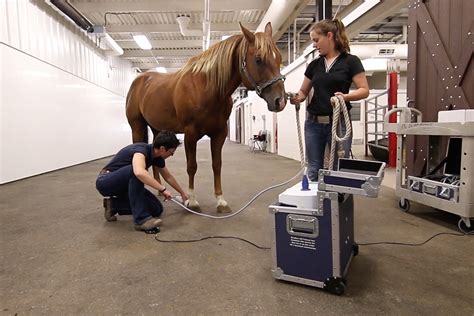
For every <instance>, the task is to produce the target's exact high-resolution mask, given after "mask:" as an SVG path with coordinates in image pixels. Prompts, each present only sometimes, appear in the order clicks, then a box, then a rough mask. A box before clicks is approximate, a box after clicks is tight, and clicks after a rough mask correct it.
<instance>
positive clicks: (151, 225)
mask: <svg viewBox="0 0 474 316" xmlns="http://www.w3.org/2000/svg"><path fill="white" fill-rule="evenodd" d="M161 223H163V221H162V220H161V219H159V218H150V219H149V220H147V221H145V222H144V223H142V224H140V225H138V224H135V230H143V231H147V230H152V229H155V228H156V227H159V226H161Z"/></svg>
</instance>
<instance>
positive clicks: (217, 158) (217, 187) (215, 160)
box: [211, 126, 232, 213]
mask: <svg viewBox="0 0 474 316" xmlns="http://www.w3.org/2000/svg"><path fill="white" fill-rule="evenodd" d="M226 136H227V126H225V127H224V128H223V129H222V130H221V132H219V133H218V134H216V135H213V136H211V153H212V171H214V193H215V195H216V199H217V212H218V213H229V212H231V211H232V210H231V209H230V207H229V205H228V204H227V202H226V201H225V200H224V196H223V194H222V182H221V168H222V146H223V145H224V142H225V138H226Z"/></svg>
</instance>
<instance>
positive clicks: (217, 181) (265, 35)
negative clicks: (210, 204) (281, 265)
mask: <svg viewBox="0 0 474 316" xmlns="http://www.w3.org/2000/svg"><path fill="white" fill-rule="evenodd" d="M240 28H241V30H242V34H240V35H234V36H232V37H230V38H228V39H226V40H223V41H220V42H218V43H216V44H214V45H213V46H211V47H210V48H209V49H208V50H206V51H204V52H203V53H201V54H200V55H198V56H195V57H193V58H191V59H190V60H189V61H188V62H187V63H186V64H185V65H184V66H183V68H182V69H180V70H179V71H177V72H176V73H171V74H161V73H156V72H146V73H143V74H141V75H140V76H138V77H137V78H136V79H135V80H134V81H133V83H132V85H131V87H130V90H129V92H128V95H127V107H126V114H127V119H128V122H129V124H130V126H131V128H132V137H133V142H134V143H136V142H147V141H148V140H147V126H150V128H151V130H152V131H153V133H154V134H155V135H156V134H157V133H158V132H159V131H160V130H169V131H173V132H176V133H184V146H185V152H186V161H187V172H188V176H189V197H190V199H189V207H190V208H192V209H194V210H199V203H198V202H197V200H196V196H195V194H194V175H195V174H196V171H197V163H196V143H197V141H198V140H199V139H200V138H201V137H203V136H204V135H207V136H209V137H210V139H211V154H212V170H213V171H214V193H215V195H216V198H217V211H218V212H229V211H230V208H229V206H228V204H227V202H226V201H225V200H224V197H223V195H222V185H221V166H222V153H221V150H222V146H223V145H224V141H225V139H226V136H227V120H228V118H229V116H230V113H231V110H232V99H231V95H232V93H233V92H234V91H235V89H236V88H237V87H238V86H239V85H240V84H241V83H243V84H244V85H245V86H246V87H247V88H248V89H250V90H255V91H256V92H257V94H258V95H259V96H260V97H261V98H263V99H264V100H265V101H266V102H267V106H268V110H269V111H273V112H279V111H281V110H283V109H284V108H285V105H286V98H285V87H284V84H283V81H284V79H285V77H284V76H282V75H281V74H280V62H281V55H280V52H279V51H278V48H277V47H276V45H275V43H274V42H273V40H272V27H271V24H270V23H268V24H267V25H266V27H265V31H264V32H262V33H260V32H259V33H255V34H254V33H252V32H250V31H249V30H247V29H246V28H245V27H243V26H242V25H240ZM155 171H156V170H155ZM155 177H158V176H157V172H155Z"/></svg>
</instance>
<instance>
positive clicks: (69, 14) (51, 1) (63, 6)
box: [45, 0, 123, 56]
mask: <svg viewBox="0 0 474 316" xmlns="http://www.w3.org/2000/svg"><path fill="white" fill-rule="evenodd" d="M45 2H46V3H47V4H48V5H49V6H51V7H52V8H53V9H54V10H56V11H57V12H59V14H61V15H62V16H64V17H65V18H67V19H68V20H70V21H72V22H74V24H76V25H77V26H79V27H80V28H81V29H83V30H84V31H86V32H87V33H93V34H95V35H96V36H97V37H99V38H101V39H102V40H103V41H104V43H105V44H106V46H107V47H109V48H110V49H111V50H112V53H111V54H109V55H112V56H119V55H123V49H122V48H121V47H120V46H119V45H118V44H117V42H115V41H114V39H113V38H112V37H111V36H110V35H109V34H107V33H106V32H105V27H104V26H101V25H92V23H91V22H89V20H87V19H86V18H85V17H84V16H83V15H82V13H81V12H79V11H78V10H77V9H76V8H74V6H72V4H70V3H69V1H67V0H45Z"/></svg>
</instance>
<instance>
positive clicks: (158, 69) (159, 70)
mask: <svg viewBox="0 0 474 316" xmlns="http://www.w3.org/2000/svg"><path fill="white" fill-rule="evenodd" d="M155 69H156V72H161V73H164V74H165V73H167V72H168V70H166V68H165V67H161V66H160V67H156V68H155Z"/></svg>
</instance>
